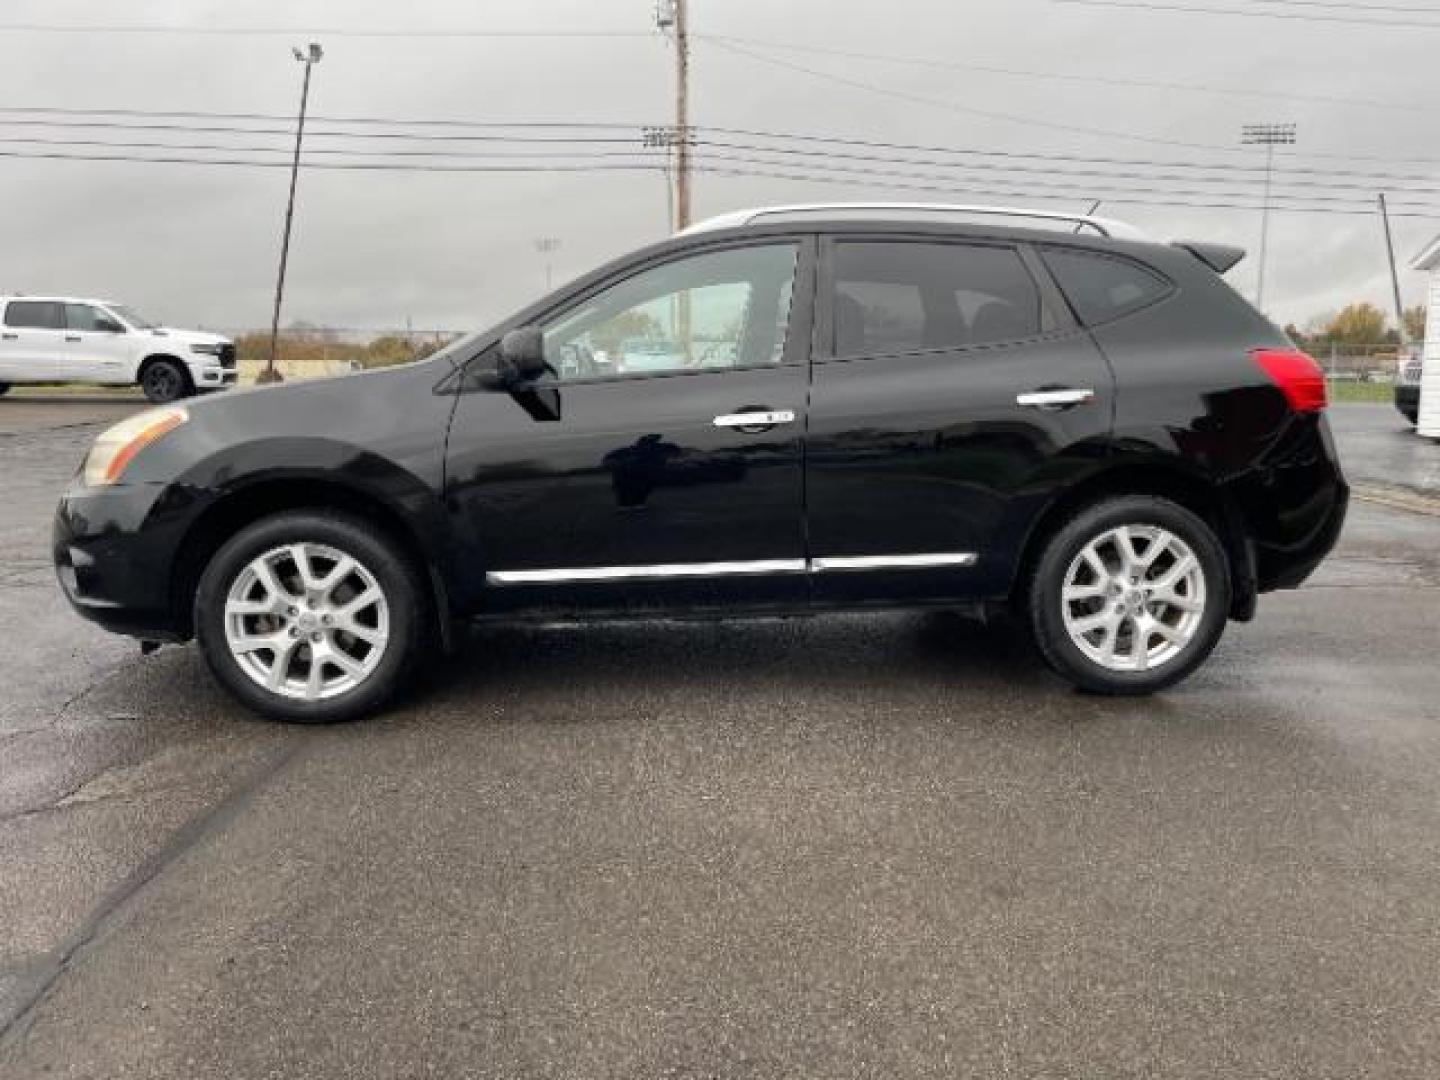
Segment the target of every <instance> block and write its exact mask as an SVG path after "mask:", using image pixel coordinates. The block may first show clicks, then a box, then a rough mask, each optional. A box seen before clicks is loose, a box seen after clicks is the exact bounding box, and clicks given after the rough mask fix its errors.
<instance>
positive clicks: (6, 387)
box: [0, 382, 10, 397]
mask: <svg viewBox="0 0 1440 1080" xmlns="http://www.w3.org/2000/svg"><path fill="white" fill-rule="evenodd" d="M9 392H10V384H9V383H8V382H0V397H4V396H5V395H6V394H8V393H9Z"/></svg>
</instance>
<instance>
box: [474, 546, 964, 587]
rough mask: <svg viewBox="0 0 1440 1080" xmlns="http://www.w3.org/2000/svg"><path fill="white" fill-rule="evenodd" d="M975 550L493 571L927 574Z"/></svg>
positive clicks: (532, 577)
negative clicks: (895, 572) (879, 572)
mask: <svg viewBox="0 0 1440 1080" xmlns="http://www.w3.org/2000/svg"><path fill="white" fill-rule="evenodd" d="M978 558H979V556H977V555H975V554H973V553H971V552H943V553H936V554H932V555H863V556H856V557H841V558H827V559H755V560H751V561H748V562H715V563H660V564H655V565H650V566H580V567H563V568H556V569H547V570H491V571H489V572H488V573H486V575H485V580H486V581H487V582H488V583H489V584H491V585H559V584H570V583H575V582H587V581H632V580H639V581H665V580H673V579H677V578H707V577H736V576H744V575H755V574H823V573H833V572H837V571H840V572H853V571H864V570H923V569H935V568H939V567H947V566H954V567H963V566H973V565H975V562H976V560H977V559H978Z"/></svg>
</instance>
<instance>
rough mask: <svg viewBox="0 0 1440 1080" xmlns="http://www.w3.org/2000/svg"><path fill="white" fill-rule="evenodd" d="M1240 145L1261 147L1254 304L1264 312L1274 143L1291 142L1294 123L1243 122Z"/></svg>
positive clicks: (1293, 141) (1293, 138)
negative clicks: (1261, 199)
mask: <svg viewBox="0 0 1440 1080" xmlns="http://www.w3.org/2000/svg"><path fill="white" fill-rule="evenodd" d="M1240 142H1241V144H1242V145H1244V146H1263V147H1265V202H1264V207H1263V208H1262V209H1261V211H1260V266H1259V269H1258V270H1257V272H1256V283H1255V306H1256V307H1257V308H1259V309H1260V312H1261V314H1264V312H1265V262H1266V257H1267V253H1268V249H1269V247H1270V190H1271V187H1272V185H1273V183H1274V179H1275V147H1277V146H1294V145H1295V125H1294V124H1246V125H1245V126H1244V127H1242V128H1241V129H1240Z"/></svg>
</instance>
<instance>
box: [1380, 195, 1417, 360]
mask: <svg viewBox="0 0 1440 1080" xmlns="http://www.w3.org/2000/svg"><path fill="white" fill-rule="evenodd" d="M1380 221H1381V223H1382V224H1383V225H1384V226H1385V254H1386V255H1387V256H1388V257H1389V260H1390V288H1391V289H1392V290H1393V291H1394V295H1395V320H1396V327H1397V330H1398V332H1399V334H1400V344H1401V345H1402V346H1404V345H1409V344H1410V335H1409V334H1407V333H1406V332H1405V303H1404V301H1402V300H1401V299H1400V271H1399V270H1398V269H1397V268H1396V266H1395V240H1394V238H1393V237H1392V236H1391V235H1390V208H1389V207H1388V206H1386V205H1385V193H1384V192H1383V191H1382V192H1381V193H1380ZM1401 363H1402V365H1403V363H1404V361H1403V360H1402V361H1401Z"/></svg>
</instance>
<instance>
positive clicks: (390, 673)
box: [194, 512, 424, 723]
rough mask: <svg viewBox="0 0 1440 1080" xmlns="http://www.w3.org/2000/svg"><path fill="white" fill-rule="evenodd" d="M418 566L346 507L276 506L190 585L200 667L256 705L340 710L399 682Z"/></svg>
mask: <svg viewBox="0 0 1440 1080" xmlns="http://www.w3.org/2000/svg"><path fill="white" fill-rule="evenodd" d="M423 595H424V594H423V592H422V590H421V586H420V582H419V576H418V572H417V570H416V568H415V567H413V566H411V565H410V563H409V562H408V560H407V559H406V557H405V555H404V553H403V552H402V551H401V550H400V549H399V548H398V547H397V546H396V545H394V544H393V543H391V542H390V541H388V540H387V539H384V538H382V537H381V536H379V535H377V532H376V530H375V529H374V528H373V527H370V526H368V525H367V524H366V523H365V522H363V521H361V520H360V519H358V518H355V517H351V516H350V515H347V514H339V513H331V512H288V513H282V514H277V515H275V516H273V517H269V518H265V519H263V520H261V521H258V522H256V523H255V524H253V525H251V526H249V527H248V528H246V529H244V530H242V531H241V532H240V533H239V534H237V535H236V536H235V537H234V538H233V539H231V540H230V541H229V542H228V543H226V544H225V545H224V546H223V547H222V548H221V549H220V550H219V551H218V552H216V554H215V556H214V558H213V559H211V560H210V563H209V565H208V566H207V567H206V568H205V571H204V573H203V574H202V575H201V579H200V584H199V588H198V589H197V591H196V595H195V612H194V619H195V632H196V637H197V638H198V640H199V643H200V648H201V650H202V651H203V653H204V655H205V659H206V662H207V663H208V664H209V666H210V669H211V671H213V672H214V673H215V676H216V677H217V678H218V679H219V680H220V682H221V683H223V684H224V685H225V687H226V688H227V689H228V690H230V691H231V693H233V694H234V695H235V696H236V697H238V698H239V699H240V700H241V701H242V702H243V703H245V704H246V705H248V706H249V707H250V708H252V709H254V710H255V711H256V712H259V713H261V714H263V715H265V716H269V717H271V718H273V719H279V720H291V721H299V722H305V723H329V722H333V721H339V720H349V719H352V718H354V717H357V716H360V715H363V714H365V713H368V712H371V711H373V710H375V709H376V708H378V707H380V706H381V705H382V704H384V703H385V702H386V701H387V700H389V699H390V697H391V696H392V695H393V694H394V693H395V692H396V691H397V690H399V689H400V687H401V686H402V685H403V684H404V683H405V681H406V680H407V678H408V676H409V675H410V673H411V671H412V670H413V669H414V667H415V664H416V662H417V660H418V658H419V653H420V652H421V649H422V642H423V638H424V634H423V628H424V601H423Z"/></svg>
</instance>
